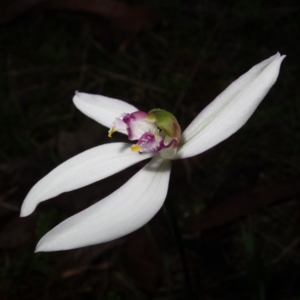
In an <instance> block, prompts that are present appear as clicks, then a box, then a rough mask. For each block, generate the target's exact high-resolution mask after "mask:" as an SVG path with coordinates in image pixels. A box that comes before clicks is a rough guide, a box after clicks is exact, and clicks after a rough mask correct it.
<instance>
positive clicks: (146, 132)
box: [108, 108, 181, 159]
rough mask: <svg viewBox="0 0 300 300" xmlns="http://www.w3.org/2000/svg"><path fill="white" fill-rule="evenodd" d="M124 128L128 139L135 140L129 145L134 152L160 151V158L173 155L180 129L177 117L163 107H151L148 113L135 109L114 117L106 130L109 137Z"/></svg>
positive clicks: (167, 157) (177, 143)
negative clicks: (129, 112)
mask: <svg viewBox="0 0 300 300" xmlns="http://www.w3.org/2000/svg"><path fill="white" fill-rule="evenodd" d="M121 130H126V131H127V133H128V139H129V140H130V141H133V140H137V143H136V144H134V145H132V146H131V150H132V151H134V152H137V151H138V152H139V153H143V152H150V153H156V152H160V155H161V157H162V158H165V159H171V158H172V157H174V155H175V153H176V150H177V148H178V146H179V141H180V136H181V129H180V126H179V124H178V122H177V119H176V118H175V117H174V116H173V115H172V114H171V113H169V112H167V111H165V110H163V109H159V108H158V109H153V110H151V111H149V113H145V112H143V111H136V112H134V113H131V114H124V115H122V116H121V117H119V118H116V120H115V122H114V123H113V127H112V128H110V130H109V131H108V136H109V137H111V136H112V134H113V133H114V132H116V131H121Z"/></svg>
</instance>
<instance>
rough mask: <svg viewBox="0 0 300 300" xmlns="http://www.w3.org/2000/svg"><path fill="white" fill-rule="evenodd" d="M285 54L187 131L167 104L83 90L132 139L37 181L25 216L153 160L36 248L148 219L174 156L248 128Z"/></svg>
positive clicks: (79, 241) (96, 113) (79, 99)
mask: <svg viewBox="0 0 300 300" xmlns="http://www.w3.org/2000/svg"><path fill="white" fill-rule="evenodd" d="M284 57H285V56H284V55H280V54H279V53H277V54H275V55H274V56H271V57H270V58H268V59H266V60H264V61H262V62H261V63H259V64H257V65H255V66H254V67H252V68H251V69H250V70H249V71H248V72H246V73H245V74H243V75H242V76H240V77H239V78H238V79H237V80H235V81H234V82H233V83H231V84H230V85H229V86H228V87H227V88H226V89H225V90H224V91H223V92H222V93H221V94H220V95H219V96H217V97H216V98H215V100H214V101H212V102H211V103H210V104H209V105H208V106H207V107H206V108H204V109H203V110H202V111H201V112H200V113H199V114H198V115H197V116H196V118H195V119H194V120H193V121H192V123H191V124H190V125H189V126H188V127H187V128H186V129H185V130H184V131H183V133H182V135H181V129H180V126H179V124H178V122H177V120H176V118H175V117H174V116H173V115H172V114H171V113H169V112H167V111H165V110H163V109H153V110H151V111H149V112H148V113H146V112H143V111H139V110H138V109H137V108H136V107H134V106H133V105H131V104H129V103H126V102H124V101H121V100H117V99H112V98H108V97H105V96H100V95H91V94H86V93H79V92H76V94H75V96H74V98H73V101H74V104H75V106H76V107H77V108H78V109H79V110H80V111H81V112H83V113H84V114H86V115H87V116H88V117H90V118H92V119H94V120H95V121H97V122H98V123H100V124H102V125H103V126H106V127H107V128H110V129H109V132H108V136H109V137H111V135H112V134H113V133H114V132H116V131H117V132H120V133H123V134H126V135H128V139H129V140H130V141H136V143H135V144H133V145H132V144H129V143H110V144H104V145H100V146H98V147H95V148H92V149H90V150H87V151H85V152H83V153H81V154H78V155H77V156H75V157H73V158H71V159H69V160H67V161H66V162H64V163H62V164H61V165H59V166H58V167H56V168H55V169H54V170H53V171H51V172H50V173H49V174H48V175H46V176H45V177H44V178H42V179H41V180H40V181H39V182H38V183H36V184H35V186H33V188H32V189H31V190H30V191H29V193H28V195H27V196H26V198H25V200H24V202H23V205H22V208H21V216H22V217H25V216H28V215H29V214H31V213H32V212H33V211H34V209H35V208H36V206H37V205H38V204H39V203H40V202H42V201H45V200H48V199H50V198H52V197H55V196H57V195H59V194H61V193H63V192H68V191H71V190H75V189H78V188H80V187H83V186H86V185H89V184H92V183H94V182H96V181H98V180H101V179H103V178H106V177H108V176H111V175H113V174H115V173H117V172H120V171H121V170H123V169H125V168H128V167H129V166H131V165H133V164H135V163H137V162H140V161H142V160H145V159H149V158H151V160H150V161H149V162H148V164H146V165H145V166H144V167H143V168H142V169H141V170H140V171H139V172H137V173H136V174H135V175H134V176H133V177H132V178H130V179H129V180H128V181H127V182H126V183H125V184H124V185H123V186H121V187H120V188H119V189H117V190H116V191H115V192H114V193H112V194H111V195H109V196H107V197H106V198H104V199H102V200H101V201H99V202H98V203H96V204H94V205H92V206H90V207H89V208H87V209H85V210H83V211H81V212H79V213H77V214H76V215H74V216H72V217H70V218H68V219H66V220H65V221H63V222H62V223H61V224H59V225H57V226H56V227H55V228H53V229H52V230H50V231H49V232H48V233H47V234H46V235H45V236H44V237H43V238H42V239H41V240H40V241H39V243H38V245H37V248H36V251H57V250H67V249H74V248H78V247H84V246H89V245H94V244H98V243H103V242H107V241H111V240H113V239H116V238H119V237H121V236H124V235H126V234H128V233H131V232H132V231H134V230H136V229H138V228H140V227H141V226H143V225H144V224H146V223H147V222H148V221H149V220H150V219H151V218H152V217H153V216H154V215H155V214H156V213H157V212H158V210H159V209H160V208H161V206H162V205H163V203H164V200H165V198H166V195H167V191H168V185H169V178H170V172H171V161H172V160H175V159H183V158H188V157H192V156H195V155H198V154H200V153H202V152H204V151H206V150H208V149H209V148H212V147H214V146H215V145H217V144H218V143H220V142H222V141H223V140H225V139H226V138H228V137H229V136H231V135H232V134H233V133H235V132H236V131H237V130H238V129H240V128H241V127H242V126H243V125H244V124H245V123H246V121H247V120H248V119H249V118H250V116H251V115H252V114H253V112H254V111H255V109H256V108H257V106H258V105H259V103H260V102H261V101H262V99H263V98H264V97H265V96H266V94H267V93H268V91H269V90H270V88H271V87H272V86H273V84H274V83H275V82H276V80H277V77H278V74H279V70H280V65H281V62H282V60H283V59H284Z"/></svg>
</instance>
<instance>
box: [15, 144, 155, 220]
mask: <svg viewBox="0 0 300 300" xmlns="http://www.w3.org/2000/svg"><path fill="white" fill-rule="evenodd" d="M130 146H131V144H127V143H112V144H104V145H101V146H98V147H95V148H92V149H89V150H87V151H84V152H82V153H80V154H78V155H76V156H74V157H72V158H70V159H69V160H67V161H65V162H64V163H62V164H61V165H59V166H58V167H57V168H55V169H54V170H53V171H51V172H50V173H49V174H48V175H46V176H45V177H44V178H42V179H41V180H40V181H39V182H38V183H37V184H36V185H34V186H33V188H32V189H31V190H30V192H29V193H28V195H27V196H26V198H25V200H24V202H23V205H22V208H21V216H22V217H25V216H28V215H29V214H31V213H32V212H33V211H34V209H35V208H36V206H37V205H38V204H39V203H40V202H42V201H45V200H47V199H49V198H52V197H55V196H57V195H59V194H61V193H63V192H68V191H72V190H75V189H78V188H81V187H83V186H86V185H89V184H91V183H93V182H96V181H98V180H101V179H103V178H106V177H108V176H110V175H113V174H115V173H118V172H120V171H121V170H124V169H126V168H127V167H129V166H131V165H133V164H135V163H137V162H139V161H142V160H144V159H147V158H150V157H152V156H153V154H151V153H143V154H139V153H134V152H132V151H131V149H130Z"/></svg>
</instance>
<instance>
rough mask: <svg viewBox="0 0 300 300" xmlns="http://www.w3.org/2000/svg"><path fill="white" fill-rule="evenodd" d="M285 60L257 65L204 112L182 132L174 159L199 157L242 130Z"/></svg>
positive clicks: (274, 60)
mask: <svg viewBox="0 0 300 300" xmlns="http://www.w3.org/2000/svg"><path fill="white" fill-rule="evenodd" d="M284 57H285V55H283V56H280V54H279V53H277V54H276V55H274V56H272V57H270V58H269V59H266V60H264V61H262V62H261V63H259V64H257V65H255V66H254V67H252V68H251V69H250V70H249V71H248V72H247V73H245V74H244V75H242V76H241V77H239V78H238V79H237V80H236V81H234V82H233V83H232V84H231V85H229V86H228V87H227V89H226V90H225V91H223V92H222V93H221V94H220V95H219V96H218V97H217V98H216V99H215V100H214V101H213V102H211V103H210V104H209V105H208V106H207V107H206V108H205V109H204V110H202V111H201V112H200V114H199V115H198V116H197V117H196V118H195V119H194V120H193V122H192V123H191V124H190V125H189V126H188V127H187V129H186V130H185V131H184V132H183V134H182V143H181V144H182V146H181V148H179V151H178V153H177V155H176V157H175V159H178V158H186V157H191V156H194V155H197V154H200V153H201V152H204V151H206V150H207V149H209V148H211V147H213V146H215V145H217V144H218V143H220V142H222V141H223V140H225V139H226V138H228V137H229V136H230V135H232V134H233V133H235V132H236V131H237V130H238V129H240V128H241V127H242V126H243V125H244V124H245V123H246V121H247V120H248V119H249V118H250V116H251V115H252V114H253V112H254V111H255V109H256V108H257V106H258V105H259V103H260V102H261V101H262V99H263V98H264V97H265V95H266V94H267V93H268V91H269V90H270V88H271V87H272V86H273V84H274V83H275V81H276V79H277V77H278V74H279V69H280V64H281V62H282V60H283V59H284Z"/></svg>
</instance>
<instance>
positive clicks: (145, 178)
mask: <svg viewBox="0 0 300 300" xmlns="http://www.w3.org/2000/svg"><path fill="white" fill-rule="evenodd" d="M170 171H171V163H170V161H169V160H162V159H161V158H158V157H156V158H153V159H152V160H151V161H150V162H149V163H148V164H147V165H146V166H145V167H144V168H143V169H142V170H140V171H139V172H138V173H136V174H135V175H134V176H133V177H132V178H131V179H130V180H128V181H127V182H126V183H125V184H124V185H123V186H122V187H120V188H119V189H118V190H116V191H115V192H114V193H112V194H111V195H109V196H108V197H106V198H104V199H103V200H101V201H99V202H97V203H96V204H94V205H92V206H90V207H89V208H87V209H85V210H84V211H82V212H80V213H78V214H76V215H74V216H73V217H71V218H69V219H67V220H65V221H64V222H62V223H60V224H59V225H58V226H56V227H55V228H54V229H52V230H51V231H49V232H48V233H47V234H46V235H45V236H44V237H43V238H42V239H41V240H40V241H39V243H38V245H37V248H36V251H57V250H67V249H73V248H78V247H84V246H89V245H94V244H98V243H103V242H107V241H111V240H114V239H117V238H119V237H121V236H124V235H126V234H128V233H130V232H132V231H134V230H136V229H138V228H140V227H141V226H143V225H144V224H146V223H147V222H148V221H149V220H150V219H151V218H152V217H153V216H154V215H155V214H156V213H157V212H158V210H159V209H160V208H161V206H162V205H163V202H164V200H165V198H166V195H167V191H168V183H169V177H170Z"/></svg>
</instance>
